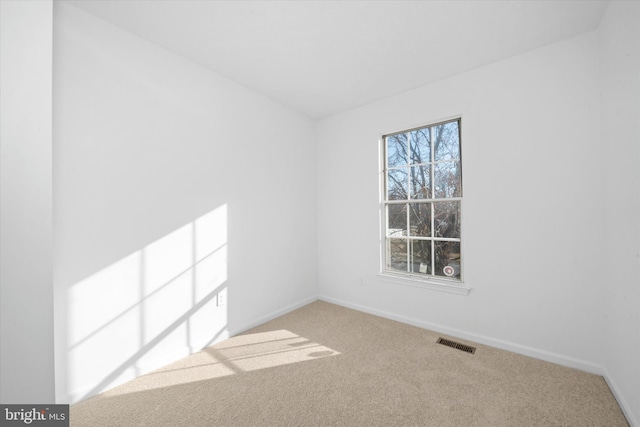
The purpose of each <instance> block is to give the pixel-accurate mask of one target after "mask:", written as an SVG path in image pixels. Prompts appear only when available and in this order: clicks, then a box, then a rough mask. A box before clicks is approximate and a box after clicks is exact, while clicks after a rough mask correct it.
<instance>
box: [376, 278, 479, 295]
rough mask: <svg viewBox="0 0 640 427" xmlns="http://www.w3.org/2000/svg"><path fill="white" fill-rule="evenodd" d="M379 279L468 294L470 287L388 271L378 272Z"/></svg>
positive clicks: (458, 283)
mask: <svg viewBox="0 0 640 427" xmlns="http://www.w3.org/2000/svg"><path fill="white" fill-rule="evenodd" d="M378 277H380V280H383V281H385V282H389V283H395V284H399V285H404V286H414V287H416V288H422V289H430V290H433V291H439V292H448V293H451V294H458V295H469V292H470V291H471V288H469V287H466V286H464V284H462V283H460V282H456V283H454V282H445V281H439V280H435V279H421V278H418V277H415V276H411V275H408V274H406V275H396V274H389V273H378Z"/></svg>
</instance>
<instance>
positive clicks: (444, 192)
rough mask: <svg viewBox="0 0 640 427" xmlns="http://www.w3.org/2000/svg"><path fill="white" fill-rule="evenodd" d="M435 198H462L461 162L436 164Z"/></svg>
mask: <svg viewBox="0 0 640 427" xmlns="http://www.w3.org/2000/svg"><path fill="white" fill-rule="evenodd" d="M433 175H434V179H435V193H436V195H435V197H436V198H439V199H440V198H446V197H462V180H461V179H460V163H459V162H443V163H436V164H435V170H434V174H433Z"/></svg>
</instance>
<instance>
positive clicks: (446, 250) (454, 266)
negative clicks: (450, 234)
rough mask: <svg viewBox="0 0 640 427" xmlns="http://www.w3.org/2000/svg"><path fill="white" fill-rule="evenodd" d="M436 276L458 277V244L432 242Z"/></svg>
mask: <svg viewBox="0 0 640 427" xmlns="http://www.w3.org/2000/svg"><path fill="white" fill-rule="evenodd" d="M434 243H435V245H434V249H435V252H436V254H435V255H436V256H435V258H436V266H435V274H436V276H443V277H458V276H460V242H434Z"/></svg>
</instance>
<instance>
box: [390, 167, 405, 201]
mask: <svg viewBox="0 0 640 427" xmlns="http://www.w3.org/2000/svg"><path fill="white" fill-rule="evenodd" d="M408 187H409V182H408V179H407V170H406V169H391V170H390V171H389V172H388V173H387V200H406V199H407V198H408V196H407V194H408Z"/></svg>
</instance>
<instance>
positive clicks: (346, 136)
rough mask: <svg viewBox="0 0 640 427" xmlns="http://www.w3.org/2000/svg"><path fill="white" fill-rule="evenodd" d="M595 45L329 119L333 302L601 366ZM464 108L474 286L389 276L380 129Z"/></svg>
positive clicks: (466, 230) (321, 133)
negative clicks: (382, 273) (449, 289)
mask: <svg viewBox="0 0 640 427" xmlns="http://www.w3.org/2000/svg"><path fill="white" fill-rule="evenodd" d="M597 52H598V39H597V34H596V33H594V32H591V33H587V34H584V35H582V36H579V37H577V38H573V39H570V40H567V41H564V42H560V43H556V44H553V45H549V46H547V47H544V48H541V49H538V50H535V51H532V52H529V53H527V54H523V55H519V56H516V57H513V58H511V59H508V60H505V61H501V62H498V63H495V64H493V65H490V66H486V67H483V68H479V69H477V70H474V71H471V72H468V73H464V74H461V75H458V76H454V77H451V78H449V79H446V80H443V81H441V82H438V83H436V84H431V85H428V86H424V87H421V88H418V89H415V90H412V91H409V92H406V93H404V94H401V95H398V96H395V97H391V98H388V99H385V100H382V101H380V102H377V103H373V104H370V105H368V106H365V107H363V108H359V109H356V110H352V111H350V112H347V113H344V114H340V115H337V116H334V117H331V118H328V119H325V120H322V121H320V122H319V124H318V179H317V181H318V236H319V237H318V283H319V292H320V294H321V295H322V296H323V298H326V299H328V300H331V301H333V302H339V303H343V304H345V305H350V306H354V307H359V308H361V309H366V310H369V311H372V312H376V313H378V314H383V315H387V316H389V317H393V318H397V319H400V320H404V321H408V322H410V323H414V324H419V325H421V326H426V327H431V328H432V329H438V330H440V331H445V332H450V333H452V334H456V335H461V336H463V337H467V338H471V339H474V340H476V341H481V342H486V343H489V344H492V345H496V346H499V347H502V348H508V349H510V350H514V351H519V352H522V353H524V354H531V355H534V356H536V357H541V358H543V359H547V360H552V361H554V362H560V363H564V364H567V365H570V366H576V367H579V368H581V369H586V370H589V371H594V372H597V371H598V370H599V366H600V365H599V363H600V360H601V354H600V350H599V347H600V346H599V344H598V342H597V340H594V337H600V336H601V332H602V326H601V320H602V310H601V307H600V304H599V303H597V302H598V299H599V298H601V293H600V282H599V280H598V279H597V278H598V277H600V278H602V277H605V276H604V275H605V274H606V273H605V272H603V268H604V266H603V263H602V257H601V251H600V245H601V243H602V238H601V233H600V231H601V224H602V212H601V208H600V206H599V205H598V202H597V200H598V199H599V197H600V196H601V195H602V183H601V168H602V166H601V161H600V145H599V140H600V128H599V119H600V116H599V111H600V109H599V94H598V53H597ZM456 116H461V117H462V158H463V163H464V165H463V187H464V205H463V206H464V207H463V240H464V243H463V254H464V267H465V271H464V277H465V284H466V285H467V286H469V287H471V288H472V290H471V292H470V293H469V295H466V296H464V295H455V294H450V293H443V292H438V291H433V290H426V289H422V288H419V287H411V286H403V285H400V284H397V283H390V282H388V281H384V280H381V278H380V277H379V276H378V272H379V259H380V257H379V250H380V223H379V197H380V195H379V186H378V182H379V181H378V179H379V164H380V162H379V157H378V156H379V147H378V141H379V138H380V135H382V134H385V133H390V132H396V131H401V130H404V129H408V128H412V127H416V126H419V125H424V124H429V123H431V122H436V121H439V120H442V119H445V118H450V117H456ZM361 277H362V278H364V285H361V283H360V282H361V280H360V278H361Z"/></svg>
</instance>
